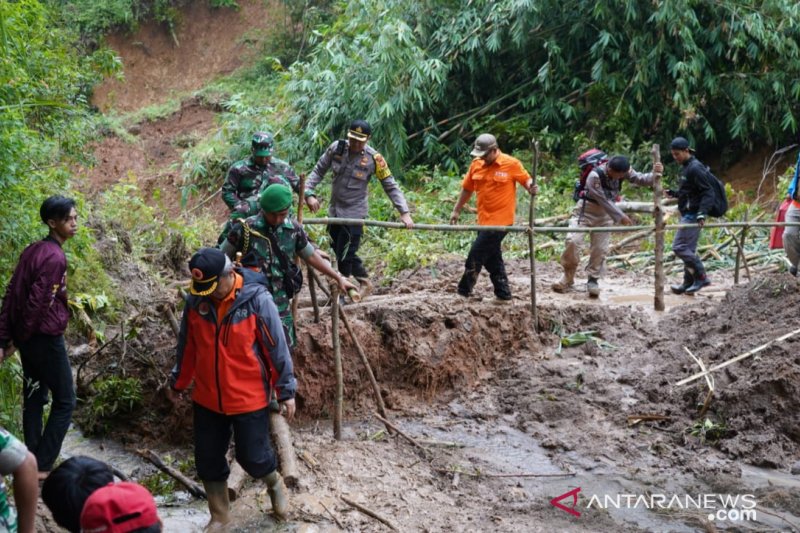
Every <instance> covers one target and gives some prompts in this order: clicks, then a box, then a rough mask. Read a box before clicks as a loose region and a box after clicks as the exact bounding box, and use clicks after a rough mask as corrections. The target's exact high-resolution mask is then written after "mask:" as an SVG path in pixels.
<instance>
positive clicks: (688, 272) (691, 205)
mask: <svg viewBox="0 0 800 533" xmlns="http://www.w3.org/2000/svg"><path fill="white" fill-rule="evenodd" d="M669 147H670V151H671V152H672V158H673V159H674V160H675V161H677V162H678V163H680V164H681V166H682V168H681V180H680V184H679V187H678V190H677V191H672V190H669V191H667V194H668V195H669V196H672V197H675V198H677V199H678V211H680V214H681V224H697V226H694V227H691V228H681V229H679V230H678V231H677V232H676V233H675V239H674V240H673V241H672V251H673V252H675V255H676V256H678V257H679V258H680V259H681V260H682V261H683V283H681V284H680V285H671V286H670V289H672V292H674V293H675V294H694V293H696V292H697V291H699V290H700V289H702V288H703V287H705V286H707V285H710V284H711V281H710V280H709V279H708V275H706V269H705V267H704V266H703V262H702V261H701V260H700V256H698V255H697V241H698V240H699V238H700V230H701V229H702V227H703V224H705V221H706V217H707V216H722V215H723V214H725V210H726V209H727V208H728V206H727V201H726V200H725V192H724V188H723V190H722V192H721V193H720V192H719V191H718V189H719V187H720V186H721V183H719V180H717V178H716V177H715V176H714V175H713V174H711V172H710V171H709V170H708V167H706V166H705V165H704V164H703V163H701V162H700V161H698V160H697V158H696V157H695V156H694V149H693V148H691V147H690V146H689V141H687V140H686V139H685V138H683V137H675V138H674V139H672V142H671V143H670V145H669ZM720 194H721V195H722V196H721V198H720ZM722 203H724V206H723V205H721V204H722Z"/></svg>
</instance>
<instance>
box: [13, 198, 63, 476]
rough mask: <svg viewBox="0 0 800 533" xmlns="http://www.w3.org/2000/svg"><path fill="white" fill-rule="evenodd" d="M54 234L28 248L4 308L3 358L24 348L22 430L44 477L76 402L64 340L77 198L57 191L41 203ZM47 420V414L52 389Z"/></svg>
mask: <svg viewBox="0 0 800 533" xmlns="http://www.w3.org/2000/svg"><path fill="white" fill-rule="evenodd" d="M39 214H40V216H41V217H42V222H44V223H45V224H47V227H48V229H49V234H48V236H47V237H45V238H44V239H42V240H41V241H37V242H35V243H33V244H31V245H30V246H28V247H27V248H25V251H23V252H22V255H21V256H20V258H19V263H18V264H17V268H16V269H15V270H14V275H13V276H12V277H11V281H9V283H8V288H7V290H6V296H5V298H4V299H3V307H2V309H1V310H0V361H2V360H3V359H5V358H6V357H8V356H9V355H11V354H12V353H13V352H14V349H15V347H16V348H19V352H20V359H21V360H22V376H23V378H24V384H23V393H24V400H23V410H22V430H23V433H24V434H25V444H26V445H27V446H28V449H29V450H30V451H31V452H32V453H33V454H34V455H35V456H36V461H37V463H38V465H39V473H40V474H39V475H40V477H41V478H44V477H46V476H47V473H48V472H50V470H52V468H53V463H54V462H55V460H56V459H57V458H58V454H59V452H60V451H61V443H62V442H63V440H64V436H65V435H66V434H67V429H69V424H70V420H71V419H72V411H73V409H74V408H75V389H74V387H73V385H72V369H71V368H70V365H69V358H68V357H67V349H66V346H65V345H64V330H66V329H67V322H69V307H68V305H67V257H66V256H65V255H64V251H63V250H62V249H61V247H62V245H63V244H64V242H66V240H67V239H70V238H72V237H74V236H75V233H76V232H77V231H78V212H77V211H76V210H75V200H72V199H71V198H64V197H63V196H51V197H50V198H48V199H47V200H45V201H44V203H42V207H41V208H40V209H39ZM50 393H52V394H53V404H52V406H51V407H50V416H48V418H47V425H46V426H44V430H42V416H43V415H44V406H45V404H47V397H48V395H49V394H50Z"/></svg>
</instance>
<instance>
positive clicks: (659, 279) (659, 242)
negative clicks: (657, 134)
mask: <svg viewBox="0 0 800 533" xmlns="http://www.w3.org/2000/svg"><path fill="white" fill-rule="evenodd" d="M652 154H653V166H655V165H656V164H658V163H661V149H660V147H659V146H658V145H657V144H654V145H653V151H652ZM663 192H664V191H663V189H662V187H661V172H654V173H653V216H654V218H655V223H656V229H655V231H656V248H655V265H656V266H655V289H656V290H655V298H654V301H653V307H654V308H655V310H656V311H663V310H664V309H665V306H664V211H663V210H662V207H661V196H662V194H663Z"/></svg>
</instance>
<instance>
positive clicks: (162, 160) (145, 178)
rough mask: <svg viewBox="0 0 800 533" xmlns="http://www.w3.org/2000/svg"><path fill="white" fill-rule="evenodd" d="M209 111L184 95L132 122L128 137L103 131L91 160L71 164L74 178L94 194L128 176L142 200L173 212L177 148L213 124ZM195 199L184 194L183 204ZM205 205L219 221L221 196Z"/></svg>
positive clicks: (177, 199)
mask: <svg viewBox="0 0 800 533" xmlns="http://www.w3.org/2000/svg"><path fill="white" fill-rule="evenodd" d="M214 115H215V113H214V111H213V110H211V109H209V108H208V107H206V106H204V105H203V104H202V103H201V102H200V101H198V100H196V99H189V100H187V101H184V102H183V103H182V104H181V108H180V110H179V111H177V112H175V113H173V114H172V115H170V116H168V117H166V118H163V119H159V120H155V121H152V122H151V121H145V122H142V123H140V124H136V125H134V126H132V127H131V128H130V129H129V133H130V134H132V135H134V136H135V141H134V142H133V143H129V142H127V141H125V140H124V139H121V138H120V137H117V136H116V135H113V134H110V133H109V134H108V135H107V136H106V137H103V138H102V139H100V140H98V141H97V142H96V143H95V144H94V146H93V147H92V149H93V151H94V160H95V161H94V164H93V166H91V167H89V168H80V167H79V168H77V169H75V170H76V176H78V179H77V180H76V181H75V183H76V185H77V186H78V187H79V188H80V189H81V190H82V191H83V192H84V193H87V194H89V195H90V196H94V195H96V194H97V193H100V192H102V191H105V190H107V189H109V188H111V187H112V186H113V185H115V184H117V183H120V182H133V183H135V184H136V185H137V187H138V188H139V190H140V191H141V193H142V197H143V198H144V199H145V200H146V201H148V202H149V203H151V204H153V205H156V206H158V207H161V208H163V209H168V210H173V212H176V213H177V210H178V209H180V208H181V207H180V206H181V190H180V186H181V174H180V163H179V162H180V161H181V154H182V153H183V152H184V151H185V150H186V148H187V147H189V146H192V145H194V144H195V143H197V142H198V141H199V140H201V139H202V138H204V137H205V136H206V135H208V133H209V132H210V131H211V130H212V128H213V127H214ZM221 182H222V177H220V183H221ZM199 201H202V198H196V197H192V198H190V200H189V204H188V208H189V209H191V208H192V207H194V205H196V204H197V203H198V202H199ZM207 209H208V210H209V211H210V213H211V214H212V215H213V216H215V218H216V219H217V220H218V221H220V222H222V221H223V220H224V217H225V216H226V215H227V210H226V209H225V206H224V205H223V204H222V202H221V201H218V202H209V203H208V204H207Z"/></svg>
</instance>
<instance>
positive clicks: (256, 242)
mask: <svg viewBox="0 0 800 533" xmlns="http://www.w3.org/2000/svg"><path fill="white" fill-rule="evenodd" d="M259 205H260V207H261V211H260V212H259V214H257V215H255V216H252V217H249V218H247V219H245V220H244V222H239V223H236V224H235V225H234V226H233V228H232V229H231V231H230V233H228V237H227V239H226V240H225V241H224V242H223V243H222V245H220V248H221V249H222V251H223V252H225V253H226V254H227V255H228V257H230V258H234V257H235V256H236V253H237V252H241V253H242V259H241V262H242V265H243V266H245V267H248V268H252V269H253V270H260V271H262V272H263V273H264V275H266V277H267V280H268V286H269V290H270V292H271V293H272V298H273V300H275V305H276V306H277V307H278V313H279V314H280V316H281V321H282V322H283V326H284V329H285V330H286V339H287V341H288V343H289V344H290V345H291V346H294V345H295V344H296V342H297V338H296V335H295V329H294V319H293V317H292V314H291V306H290V305H289V297H288V296H287V294H286V290H285V289H284V287H283V280H284V273H285V272H284V269H283V266H282V263H283V264H287V265H288V263H289V262H291V263H293V262H294V257H295V255H297V256H298V257H300V258H301V259H302V260H303V261H305V262H306V263H308V264H309V265H311V266H312V267H314V268H316V269H317V270H319V271H320V272H322V273H323V274H325V275H326V276H330V277H331V278H334V279H335V280H336V281H337V283H338V285H339V289H340V290H341V291H342V293H347V291H348V290H349V289H355V288H356V287H355V285H353V284H352V283H350V282H349V281H347V280H346V279H345V278H344V277H342V276H340V275H339V274H338V273H337V272H336V271H335V270H333V268H331V265H330V263H328V262H327V261H325V259H323V258H322V256H321V255H320V253H319V251H318V250H316V249H315V248H314V246H313V245H312V244H311V243H310V242H309V240H308V234H306V232H305V230H303V226H301V225H300V223H299V222H297V221H296V220H294V219H293V218H289V217H288V215H289V208H290V207H291V205H292V190H291V189H290V188H289V187H288V186H286V185H280V184H275V185H270V186H269V187H267V188H266V189H264V191H263V192H262V193H261V196H260V198H259ZM270 240H273V241H274V242H275V244H276V245H277V247H278V248H279V249H280V251H282V252H283V254H284V256H285V258H284V259H285V262H284V261H282V260H281V258H280V257H278V256H277V254H275V253H273V248H272V243H271V242H270Z"/></svg>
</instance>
